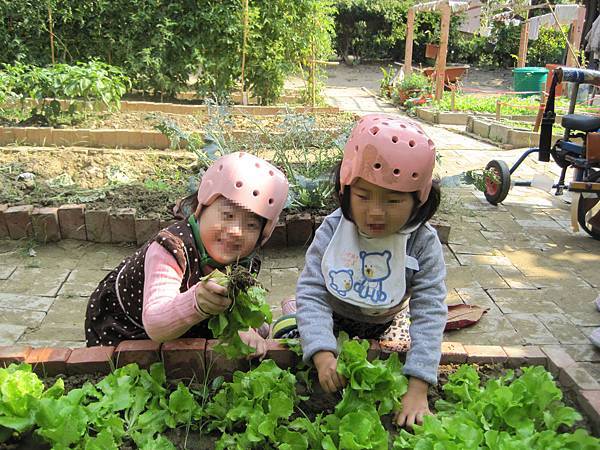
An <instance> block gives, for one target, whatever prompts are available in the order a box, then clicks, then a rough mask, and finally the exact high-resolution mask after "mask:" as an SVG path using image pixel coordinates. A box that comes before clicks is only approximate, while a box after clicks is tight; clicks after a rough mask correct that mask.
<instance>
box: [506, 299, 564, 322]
mask: <svg viewBox="0 0 600 450" xmlns="http://www.w3.org/2000/svg"><path fill="white" fill-rule="evenodd" d="M496 305H498V308H500V310H501V311H502V312H503V313H504V314H520V313H525V314H532V313H559V314H562V313H563V311H562V310H561V309H560V308H559V307H558V306H556V303H553V302H549V301H546V300H536V301H532V302H528V301H522V302H514V301H512V302H499V301H496ZM538 318H539V315H538Z"/></svg>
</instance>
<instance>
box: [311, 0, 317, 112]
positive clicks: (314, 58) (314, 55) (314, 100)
mask: <svg viewBox="0 0 600 450" xmlns="http://www.w3.org/2000/svg"><path fill="white" fill-rule="evenodd" d="M316 9H317V7H316V5H315V11H314V15H313V17H314V18H315V24H314V25H315V27H314V29H315V31H316V30H317V27H318V26H319V23H318V20H317V11H316ZM311 53H312V61H311V78H312V86H311V88H312V92H311V105H312V107H313V108H314V107H315V106H316V104H317V48H316V43H315V35H314V33H313V34H312V39H311Z"/></svg>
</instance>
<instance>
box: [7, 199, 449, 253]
mask: <svg viewBox="0 0 600 450" xmlns="http://www.w3.org/2000/svg"><path fill="white" fill-rule="evenodd" d="M324 217H325V216H322V215H317V214H312V213H310V212H300V213H283V214H282V215H281V216H280V218H279V221H278V223H277V225H276V227H275V230H274V232H273V235H272V237H271V239H270V240H269V241H268V242H267V244H266V246H265V248H283V247H294V246H304V247H307V246H308V244H310V242H311V241H312V238H313V236H314V232H315V231H316V229H317V228H319V226H320V225H321V223H323V219H324ZM174 221H175V220H174V219H156V218H154V219H151V218H147V217H138V216H137V214H136V211H135V209H132V208H118V209H92V208H86V205H61V206H59V207H53V208H36V207H34V206H33V205H19V206H10V205H3V204H0V238H2V237H8V238H10V239H13V240H19V239H24V238H30V237H31V238H33V239H35V240H36V241H38V242H42V243H46V242H55V241H59V240H61V239H77V240H82V241H90V242H99V243H111V242H112V243H124V242H126V243H129V242H135V243H136V244H137V245H142V244H144V243H145V242H146V241H147V240H148V239H150V238H152V237H153V236H154V235H155V234H156V233H157V232H158V231H159V230H160V229H162V228H164V227H166V226H168V225H169V224H170V223H172V222H174ZM3 224H6V228H2V226H3ZM430 224H431V225H432V226H433V227H434V228H435V229H436V231H437V232H438V236H439V238H440V241H441V242H442V243H443V244H447V243H448V239H449V236H450V230H451V227H450V225H448V224H446V223H441V222H436V221H435V220H434V221H432V222H430Z"/></svg>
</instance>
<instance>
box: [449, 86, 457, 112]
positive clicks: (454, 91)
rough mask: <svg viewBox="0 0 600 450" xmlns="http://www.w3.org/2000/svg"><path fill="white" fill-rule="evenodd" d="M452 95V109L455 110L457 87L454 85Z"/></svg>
mask: <svg viewBox="0 0 600 450" xmlns="http://www.w3.org/2000/svg"><path fill="white" fill-rule="evenodd" d="M451 95H452V96H451V97H450V111H455V106H456V88H455V87H454V86H452V91H451Z"/></svg>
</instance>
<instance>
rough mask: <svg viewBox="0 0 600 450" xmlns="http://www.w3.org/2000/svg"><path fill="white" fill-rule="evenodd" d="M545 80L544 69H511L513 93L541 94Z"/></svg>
mask: <svg viewBox="0 0 600 450" xmlns="http://www.w3.org/2000/svg"><path fill="white" fill-rule="evenodd" d="M546 78H548V69H546V68H545V67H519V68H518V69H513V90H514V91H515V92H531V91H534V92H542V91H543V90H544V88H545V86H546ZM523 95H533V94H523Z"/></svg>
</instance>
